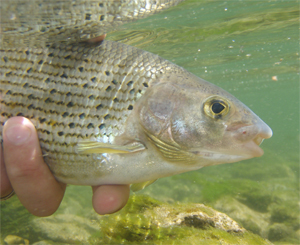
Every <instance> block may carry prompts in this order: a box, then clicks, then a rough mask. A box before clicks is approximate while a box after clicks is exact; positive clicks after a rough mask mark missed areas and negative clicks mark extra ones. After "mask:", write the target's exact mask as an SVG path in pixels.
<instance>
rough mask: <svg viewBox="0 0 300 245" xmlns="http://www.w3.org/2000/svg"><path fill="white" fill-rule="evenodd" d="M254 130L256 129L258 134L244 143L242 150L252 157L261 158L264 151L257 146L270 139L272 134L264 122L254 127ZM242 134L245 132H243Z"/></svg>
mask: <svg viewBox="0 0 300 245" xmlns="http://www.w3.org/2000/svg"><path fill="white" fill-rule="evenodd" d="M247 127H249V126H247ZM247 127H246V128H247ZM250 127H251V126H250ZM256 128H257V131H258V133H257V134H256V135H255V136H254V137H253V138H252V139H251V140H249V141H248V142H246V143H245V144H244V145H243V148H244V149H245V150H246V151H247V153H248V154H249V155H251V156H252V157H261V156H262V155H263V154H264V151H263V149H261V148H260V147H259V146H260V145H261V143H262V142H263V141H264V139H268V138H271V137H272V135H273V132H272V130H271V128H270V127H269V126H268V125H267V124H265V123H264V122H262V123H260V124H259V125H256ZM241 129H242V130H244V129H243V128H241ZM243 132H245V131H243Z"/></svg>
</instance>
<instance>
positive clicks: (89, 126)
mask: <svg viewBox="0 0 300 245" xmlns="http://www.w3.org/2000/svg"><path fill="white" fill-rule="evenodd" d="M86 127H87V128H88V129H90V128H94V124H92V123H89V124H88V125H87V126H86Z"/></svg>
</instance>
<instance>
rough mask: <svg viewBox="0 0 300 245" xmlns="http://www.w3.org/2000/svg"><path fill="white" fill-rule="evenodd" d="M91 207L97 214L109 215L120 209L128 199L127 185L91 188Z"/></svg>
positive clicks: (128, 190)
mask: <svg viewBox="0 0 300 245" xmlns="http://www.w3.org/2000/svg"><path fill="white" fill-rule="evenodd" d="M93 193H94V195H93V207H94V209H95V211H96V212H97V213H98V214H101V215H103V214H111V213H115V212H117V211H119V210H120V209H122V208H123V207H124V206H125V205H126V203H127V201H128V198H129V193H130V188H129V185H102V186H96V187H93Z"/></svg>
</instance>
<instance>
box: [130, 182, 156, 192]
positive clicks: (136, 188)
mask: <svg viewBox="0 0 300 245" xmlns="http://www.w3.org/2000/svg"><path fill="white" fill-rule="evenodd" d="M156 180H157V179H155V180H149V181H145V182H142V183H136V184H132V185H131V186H130V189H131V190H132V191H134V192H136V191H140V190H143V189H144V188H145V187H147V186H148V185H151V184H152V183H153V182H155V181H156Z"/></svg>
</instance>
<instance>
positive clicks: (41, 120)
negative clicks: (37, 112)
mask: <svg viewBox="0 0 300 245" xmlns="http://www.w3.org/2000/svg"><path fill="white" fill-rule="evenodd" d="M46 120H47V119H46V118H42V117H39V122H40V123H44V122H46Z"/></svg>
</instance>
